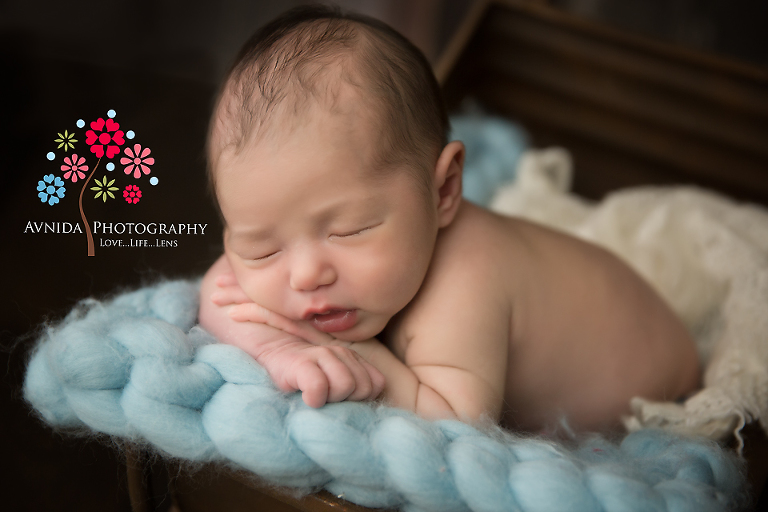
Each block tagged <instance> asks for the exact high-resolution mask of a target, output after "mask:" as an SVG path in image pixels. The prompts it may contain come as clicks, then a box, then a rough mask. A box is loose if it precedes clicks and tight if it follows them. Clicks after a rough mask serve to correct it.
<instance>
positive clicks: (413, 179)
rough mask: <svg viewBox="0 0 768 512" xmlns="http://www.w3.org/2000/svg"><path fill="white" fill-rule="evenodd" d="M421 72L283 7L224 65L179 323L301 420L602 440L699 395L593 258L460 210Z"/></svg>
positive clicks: (684, 342) (665, 333)
mask: <svg viewBox="0 0 768 512" xmlns="http://www.w3.org/2000/svg"><path fill="white" fill-rule="evenodd" d="M448 128H449V127H448V120H447V116H446V113H445V110H444V107H443V105H442V103H441V99H440V91H439V88H438V85H437V83H436V80H435V78H434V76H433V74H432V72H431V70H430V67H429V64H428V62H427V61H426V59H425V58H424V56H423V55H422V54H421V53H420V52H419V51H418V50H417V49H416V48H415V47H414V46H413V45H412V44H411V43H409V42H408V41H407V40H406V39H404V38H403V37H402V36H400V35H399V34H397V33H396V32H395V31H394V30H392V29H391V28H389V27H387V26H386V25H384V24H382V23H381V22H378V21H376V20H373V19H369V18H365V17H360V16H357V15H348V14H341V13H339V12H338V11H335V10H330V9H328V8H325V7H304V8H299V9H298V10H293V11H289V12H288V13H287V14H285V15H283V16H282V17H280V18H278V19H277V20H275V21H273V22H272V23H270V24H268V25H267V26H265V27H263V28H262V29H261V30H259V31H258V32H257V33H256V34H255V35H254V36H253V37H252V38H251V39H250V40H249V41H248V42H247V43H246V45H245V47H244V48H243V49H242V50H241V51H240V54H239V56H238V58H237V62H236V64H235V65H234V66H233V68H232V70H231V71H230V73H229V75H228V76H227V79H226V81H225V83H224V86H223V88H222V91H221V93H220V95H219V99H218V102H217V105H216V108H215V111H214V114H213V117H212V121H211V128H210V134H209V141H208V148H207V151H208V157H209V173H210V174H209V176H210V179H211V184H212V186H213V190H214V191H215V197H216V200H217V202H218V206H219V209H220V212H221V216H222V219H223V221H224V254H223V255H222V256H221V258H219V260H218V261H216V263H215V264H214V265H213V266H212V267H211V269H210V270H209V271H208V273H207V274H206V275H205V278H204V279H203V284H202V288H201V306H200V323H201V324H202V326H203V327H205V328H206V329H207V330H208V331H210V332H211V333H212V334H213V335H215V336H216V337H217V338H218V339H219V340H220V341H222V342H224V343H230V344H233V345H236V346H238V347H240V348H242V349H243V350H244V351H246V352H247V353H248V354H250V355H251V356H252V357H253V358H254V359H255V360H256V361H258V362H259V363H260V364H261V365H262V366H263V367H264V368H265V369H266V370H267V371H268V372H269V374H270V376H271V377H272V379H273V380H274V381H275V383H276V385H277V386H278V387H279V388H281V389H283V390H285V391H296V390H298V391H301V392H302V397H303V399H304V401H305V402H306V403H307V404H308V405H310V406H312V407H319V406H322V405H323V404H324V403H326V402H336V401H342V400H368V399H373V398H376V397H377V396H379V395H380V394H381V395H382V398H383V400H384V401H385V402H386V403H388V404H390V405H393V406H396V407H401V408H404V409H408V410H411V411H415V412H416V413H418V414H420V415H422V416H424V417H426V418H429V419H437V418H458V419H462V420H465V421H477V420H481V419H491V420H493V421H497V422H501V423H502V424H503V425H505V426H507V427H510V428H514V429H522V430H539V429H541V428H545V427H547V426H549V425H551V424H553V423H555V422H557V421H559V420H560V419H562V418H566V419H567V421H568V422H569V424H570V425H571V426H572V427H574V428H577V429H580V430H587V429H589V430H598V429H599V430H605V429H611V428H614V427H616V426H617V425H619V421H620V417H621V415H623V414H625V413H628V412H629V401H630V399H631V398H632V397H634V396H641V397H645V398H648V399H653V400H675V399H677V398H679V397H682V396H684V395H686V394H687V393H689V392H691V391H693V390H694V389H695V388H696V387H697V386H698V384H699V378H700V376H699V366H698V358H697V355H696V351H695V348H694V344H693V341H692V339H691V337H690V335H689V334H688V332H686V329H685V328H684V327H683V325H682V323H681V322H680V320H679V319H678V318H676V317H675V315H674V313H673V312H672V311H671V310H670V308H669V307H668V306H667V305H666V304H665V303H664V302H663V300H662V299H661V298H660V297H659V296H658V295H657V294H656V293H655V292H654V291H653V290H652V289H651V288H650V287H649V286H648V285H647V284H646V283H645V282H644V281H643V280H642V279H641V278H640V277H639V276H638V275H637V274H635V273H634V272H633V271H632V270H630V269H629V267H628V266H627V265H626V264H624V263H623V262H621V261H620V260H619V259H618V258H617V257H615V256H614V255H612V254H611V253H609V252H607V251H606V250H603V249H601V248H598V247H596V246H594V245H591V244H588V243H585V242H583V241H580V240H577V239H575V238H572V237H570V236H567V235H565V234H562V233H559V232H556V231H553V230H550V229H547V228H544V227H542V226H539V225H536V224H533V223H530V222H526V221H523V220H520V219H516V218H510V217H502V216H499V215H496V214H494V213H491V212H489V211H487V210H485V209H483V208H480V207H478V206H476V205H474V204H472V203H469V202H467V201H465V200H463V199H462V196H461V177H462V165H463V161H464V146H463V145H462V143H461V142H458V141H452V142H448V141H447V133H448Z"/></svg>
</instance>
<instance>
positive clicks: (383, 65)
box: [207, 7, 464, 341]
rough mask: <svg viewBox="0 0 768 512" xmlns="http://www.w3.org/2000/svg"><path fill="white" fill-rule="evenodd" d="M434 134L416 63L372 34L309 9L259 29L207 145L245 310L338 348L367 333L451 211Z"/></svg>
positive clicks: (427, 86)
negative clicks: (305, 325) (302, 326)
mask: <svg viewBox="0 0 768 512" xmlns="http://www.w3.org/2000/svg"><path fill="white" fill-rule="evenodd" d="M447 130H448V121H447V116H446V114H445V110H444V108H443V106H442V103H441V100H440V92H439V88H438V85H437V83H436V80H435V78H434V76H433V74H432V72H431V69H430V67H429V64H428V63H427V61H426V59H425V58H424V56H423V55H422V54H421V53H420V52H419V51H418V50H417V49H416V48H415V47H414V46H413V45H411V44H410V43H409V42H408V41H407V40H405V39H404V38H403V37H402V36H400V35H399V34H397V33H396V32H395V31H394V30H392V29H391V28H389V27H387V26H386V25H384V24H382V23H380V22H378V21H375V20H372V19H368V18H364V17H359V16H354V15H342V14H340V13H339V12H338V11H335V10H330V9H327V8H324V7H312V8H301V9H299V10H294V11H290V12H289V13H288V14H286V15H284V16H282V17H281V18H279V19H277V20H275V21H274V22H272V23H270V24H269V25H267V26H265V27H264V28H262V29H261V30H259V31H258V32H257V33H256V34H255V35H254V36H253V37H252V38H251V39H250V40H249V41H248V42H247V43H246V45H245V47H244V48H243V49H242V50H241V52H240V54H239V55H238V58H237V62H236V63H235V65H234V66H233V68H232V70H231V72H230V73H229V75H228V77H227V79H226V81H225V84H224V87H223V89H222V92H221V94H220V97H219V101H218V103H217V106H216V109H215V111H214V115H213V118H212V121H211V130H210V134H209V141H208V148H207V151H208V157H209V176H210V181H211V184H212V185H213V190H214V191H215V196H216V199H217V201H218V205H219V209H220V211H221V214H222V219H223V220H224V223H225V230H224V246H225V252H226V254H227V256H228V257H229V260H230V263H231V264H232V267H233V268H234V270H235V273H236V275H237V278H238V281H239V283H240V285H241V287H242V288H243V289H244V290H245V292H246V293H247V294H248V295H249V297H250V298H251V299H252V300H254V301H255V302H257V303H259V304H261V305H263V306H265V307H267V308H268V309H271V310H273V311H276V312H278V313H281V314H283V315H285V316H288V317H289V318H293V319H301V318H303V319H308V320H310V321H312V322H313V324H314V325H315V326H316V327H318V328H320V329H321V330H325V331H326V332H333V333H334V335H335V336H337V337H338V338H340V339H345V340H350V341H355V340H361V339H367V338H369V337H371V336H373V335H375V334H377V333H378V332H379V331H380V330H381V329H382V328H383V327H384V326H385V325H386V323H387V321H389V319H390V318H392V316H393V315H394V314H395V313H397V312H398V311H400V310H401V309H402V308H403V307H404V306H405V305H406V304H407V303H408V302H410V300H411V299H412V298H413V297H414V296H415V294H416V292H417V291H418V290H419V288H420V286H421V283H422V282H423V280H424V278H425V275H426V273H427V269H428V267H429V263H430V261H431V259H432V252H433V249H434V246H435V240H436V237H437V232H438V230H439V229H440V228H441V227H445V226H447V225H448V224H449V223H450V222H451V220H452V219H453V216H454V215H455V213H456V210H457V208H458V203H459V201H460V196H461V165H462V162H463V155H464V150H463V146H462V145H461V144H460V143H458V142H452V143H450V144H446V133H447ZM329 312H330V314H323V313H329Z"/></svg>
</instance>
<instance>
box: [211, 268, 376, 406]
mask: <svg viewBox="0 0 768 512" xmlns="http://www.w3.org/2000/svg"><path fill="white" fill-rule="evenodd" d="M215 283H216V286H217V291H216V292H215V293H213V294H212V295H211V300H212V302H213V303H215V304H216V305H218V306H221V307H224V306H231V307H230V310H229V316H230V317H231V318H232V319H233V320H235V321H238V322H254V323H257V324H264V325H269V326H270V327H273V328H276V329H279V330H281V331H283V332H284V333H285V334H287V335H288V336H287V337H286V339H285V340H284V341H283V342H280V343H271V344H270V346H269V348H268V349H266V350H264V351H262V352H260V353H259V357H258V360H259V363H261V364H262V366H264V368H265V369H266V370H267V371H268V372H269V374H270V376H271V377H272V379H273V381H274V382H275V384H276V385H277V386H278V387H279V388H280V389H282V390H284V391H295V390H300V391H301V392H302V398H303V400H304V402H305V403H306V404H307V405H309V406H311V407H320V406H322V405H323V404H324V403H326V402H340V401H342V400H353V401H361V400H372V399H374V398H376V397H377V396H378V395H379V394H380V393H381V391H382V390H383V389H384V376H383V375H382V374H381V372H379V370H377V369H376V368H375V367H374V366H372V365H371V364H370V363H368V362H367V361H365V360H364V359H363V358H362V357H360V355H359V354H357V353H356V352H355V351H354V350H352V349H350V348H349V346H350V345H351V343H349V342H343V341H339V340H337V339H335V338H333V337H332V336H330V335H327V334H324V333H321V332H319V331H317V330H315V329H314V328H312V327H311V326H309V325H303V324H301V323H299V322H293V321H291V320H289V319H288V318H285V317H283V316H281V315H278V314H276V313H273V312H271V311H269V310H268V309H266V308H264V307H261V306H259V305H258V304H256V303H254V302H252V301H251V300H250V299H249V298H248V296H247V295H245V292H243V290H242V289H241V288H240V286H239V284H238V283H237V280H236V279H235V276H234V274H223V275H220V276H218V277H217V278H216V280H215ZM296 338H301V340H299V339H296ZM304 340H306V341H304Z"/></svg>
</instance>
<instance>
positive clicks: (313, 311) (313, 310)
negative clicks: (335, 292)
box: [301, 306, 351, 320]
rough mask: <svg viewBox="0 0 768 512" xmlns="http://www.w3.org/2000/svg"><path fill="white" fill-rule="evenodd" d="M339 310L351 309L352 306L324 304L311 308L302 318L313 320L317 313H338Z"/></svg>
mask: <svg viewBox="0 0 768 512" xmlns="http://www.w3.org/2000/svg"><path fill="white" fill-rule="evenodd" d="M339 311H351V309H350V308H343V307H341V306H324V307H321V308H310V309H308V310H306V311H305V312H304V314H303V315H301V319H302V320H311V319H312V318H313V317H314V316H315V315H328V314H330V313H336V312H339Z"/></svg>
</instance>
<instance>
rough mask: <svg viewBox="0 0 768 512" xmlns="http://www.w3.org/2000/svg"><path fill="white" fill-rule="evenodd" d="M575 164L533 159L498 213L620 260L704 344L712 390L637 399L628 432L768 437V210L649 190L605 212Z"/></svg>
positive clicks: (534, 155) (613, 201) (704, 194)
mask: <svg viewBox="0 0 768 512" xmlns="http://www.w3.org/2000/svg"><path fill="white" fill-rule="evenodd" d="M571 168H572V166H571V159H570V155H569V154H568V152H567V151H566V150H564V149H560V148H551V149H546V150H541V151H534V150H532V151H528V152H527V153H526V154H525V155H524V156H523V157H522V159H521V161H520V164H519V166H518V179H517V181H515V182H513V183H512V184H509V185H506V186H503V187H501V188H500V189H499V191H498V192H497V194H496V195H495V197H494V199H493V201H492V204H491V208H492V209H493V210H495V211H497V212H500V213H504V214H509V215H516V216H520V217H524V218H527V219H530V220H534V221H538V222H541V223H543V224H546V225H549V226H552V227H556V228H559V229H562V230H564V231H566V232H569V233H571V234H573V235H575V236H578V237H581V238H583V239H586V240H589V241H591V242H594V243H596V244H598V245H602V246H603V247H606V248H608V249H610V250H612V251H614V252H615V253H616V254H619V255H620V256H622V257H623V258H625V260H626V261H628V262H629V263H630V265H632V266H633V267H634V268H635V269H636V270H637V271H638V272H639V273H640V274H641V275H643V276H644V277H645V278H646V279H647V280H648V281H649V282H650V283H651V284H652V285H653V286H654V287H655V288H656V290H657V291H658V292H659V293H660V294H661V295H662V296H663V297H664V298H665V299H666V300H667V301H668V302H669V304H670V305H671V306H672V307H673V309H674V310H675V311H676V312H677V313H678V314H679V315H680V317H681V318H682V319H683V320H684V321H685V323H686V325H687V326H688V327H689V329H690V330H691V332H692V333H693V334H694V336H695V338H696V342H697V345H698V351H699V356H700V358H701V361H702V365H703V367H704V368H705V373H704V388H703V389H702V390H700V391H699V392H697V393H696V394H695V395H693V396H691V397H689V398H688V399H687V400H686V401H685V402H684V403H682V404H678V403H665V402H651V401H647V400H644V399H642V398H634V399H633V400H632V402H631V410H632V415H631V416H630V417H627V418H625V421H624V424H625V426H626V427H627V429H628V430H630V431H634V430H637V429H640V428H643V427H661V428H664V429H669V430H673V431H676V432H682V433H689V434H697V435H704V436H707V437H710V438H713V439H723V438H725V437H727V436H728V435H729V434H731V433H734V434H735V435H736V437H737V438H738V440H739V441H740V442H741V437H740V435H739V432H740V430H741V429H742V428H743V426H744V425H745V423H749V422H751V421H760V424H761V426H762V427H763V429H764V430H765V431H766V432H768V210H766V209H764V208H762V207H759V206H756V205H750V204H739V203H736V202H733V201H732V200H730V199H727V198H725V197H723V196H720V195H717V194H715V193H713V192H709V191H706V190H703V189H699V188H694V187H666V188H662V187H641V188H633V189H628V190H623V191H619V192H615V193H613V194H611V195H609V196H608V197H606V198H605V199H604V200H603V201H601V202H600V203H592V202H588V201H586V200H584V199H581V198H579V197H577V196H575V195H572V194H569V193H568V189H569V187H570V181H571V174H572V171H571Z"/></svg>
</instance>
